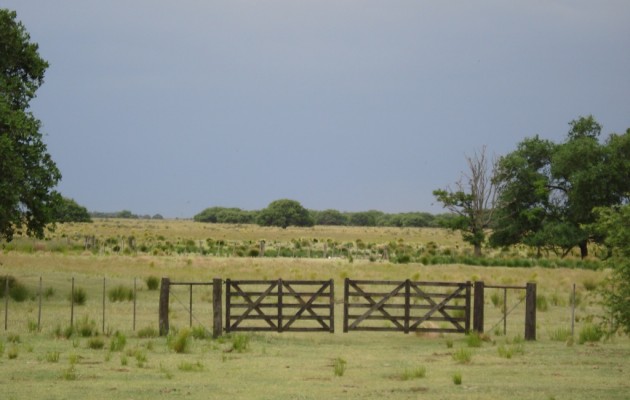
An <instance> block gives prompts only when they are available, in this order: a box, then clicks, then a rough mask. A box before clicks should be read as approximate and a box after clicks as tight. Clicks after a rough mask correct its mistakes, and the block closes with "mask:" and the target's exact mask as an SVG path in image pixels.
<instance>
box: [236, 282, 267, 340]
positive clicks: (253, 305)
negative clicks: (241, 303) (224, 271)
mask: <svg viewBox="0 0 630 400" xmlns="http://www.w3.org/2000/svg"><path fill="white" fill-rule="evenodd" d="M277 284H278V282H277V281H272V284H271V285H270V286H269V288H268V289H267V291H266V293H264V294H263V295H261V296H260V297H258V299H256V301H252V299H251V298H250V297H249V296H247V295H245V294H244V293H243V291H242V290H241V288H240V286H239V285H238V284H237V283H235V282H232V283H231V285H232V287H233V288H234V289H236V291H237V292H236V294H235V295H237V296H240V297H243V298H244V299H245V301H247V302H249V303H250V305H251V307H250V308H249V309H247V310H246V311H245V312H244V313H243V314H242V315H241V316H240V317H239V319H238V320H237V321H236V322H235V323H234V325H233V326H232V327H233V328H236V327H237V326H238V325H239V324H240V323H241V322H242V321H243V320H244V319H245V318H246V317H247V316H248V315H249V314H250V313H251V311H252V310H254V311H256V312H257V313H258V314H259V315H263V316H264V315H265V313H264V312H263V311H262V309H261V308H260V307H258V304H260V303H261V302H262V301H263V300H264V298H265V296H266V295H267V294H268V293H269V292H271V291H272V290H273V289H274V288H275V286H276V285H277ZM265 321H267V323H268V324H269V326H271V327H272V328H274V329H276V330H277V329H278V326H277V325H276V324H275V323H274V322H273V320H272V319H271V318H270V317H267V318H265Z"/></svg>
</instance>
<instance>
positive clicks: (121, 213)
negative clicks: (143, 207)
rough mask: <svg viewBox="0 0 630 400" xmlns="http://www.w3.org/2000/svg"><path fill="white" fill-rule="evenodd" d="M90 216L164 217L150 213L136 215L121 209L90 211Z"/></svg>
mask: <svg viewBox="0 0 630 400" xmlns="http://www.w3.org/2000/svg"><path fill="white" fill-rule="evenodd" d="M90 216H91V217H92V218H126V219H164V217H163V216H162V215H160V214H155V215H153V216H151V215H148V214H147V215H138V214H134V213H132V212H131V211H129V210H123V211H114V212H100V211H92V212H90Z"/></svg>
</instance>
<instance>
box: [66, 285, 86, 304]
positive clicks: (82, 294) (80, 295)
mask: <svg viewBox="0 0 630 400" xmlns="http://www.w3.org/2000/svg"><path fill="white" fill-rule="evenodd" d="M69 299H70V301H72V302H73V303H74V304H76V305H78V306H83V305H85V302H86V301H87V292H86V291H85V289H83V288H80V287H78V288H75V289H74V292H73V293H70V297H69Z"/></svg>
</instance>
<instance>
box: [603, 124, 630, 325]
mask: <svg viewBox="0 0 630 400" xmlns="http://www.w3.org/2000/svg"><path fill="white" fill-rule="evenodd" d="M628 134H629V135H630V129H629V130H628ZM628 163H629V164H630V161H628ZM597 215H598V220H597V223H596V224H595V229H596V232H597V233H598V234H600V235H602V236H604V237H605V243H606V246H608V247H609V249H610V252H611V254H612V257H611V259H610V260H609V265H610V268H611V269H612V274H611V276H610V277H609V278H608V279H607V280H606V281H605V282H604V284H603V285H602V286H601V289H600V293H601V295H602V297H603V303H604V306H605V307H606V309H607V311H608V313H607V315H608V316H609V318H610V321H609V322H610V323H609V324H608V325H609V326H611V327H612V331H613V332H616V331H617V330H619V329H621V330H623V331H624V332H626V334H630V228H629V225H628V221H630V205H624V206H623V207H619V208H606V209H598V210H597ZM611 333H612V332H611Z"/></svg>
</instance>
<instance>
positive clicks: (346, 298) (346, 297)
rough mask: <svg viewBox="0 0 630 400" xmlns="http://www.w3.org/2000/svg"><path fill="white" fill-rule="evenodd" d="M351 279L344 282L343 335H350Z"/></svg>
mask: <svg viewBox="0 0 630 400" xmlns="http://www.w3.org/2000/svg"><path fill="white" fill-rule="evenodd" d="M349 292H350V279H348V278H345V279H344V280H343V333H348V318H349V317H348V302H349V301H350V295H349Z"/></svg>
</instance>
